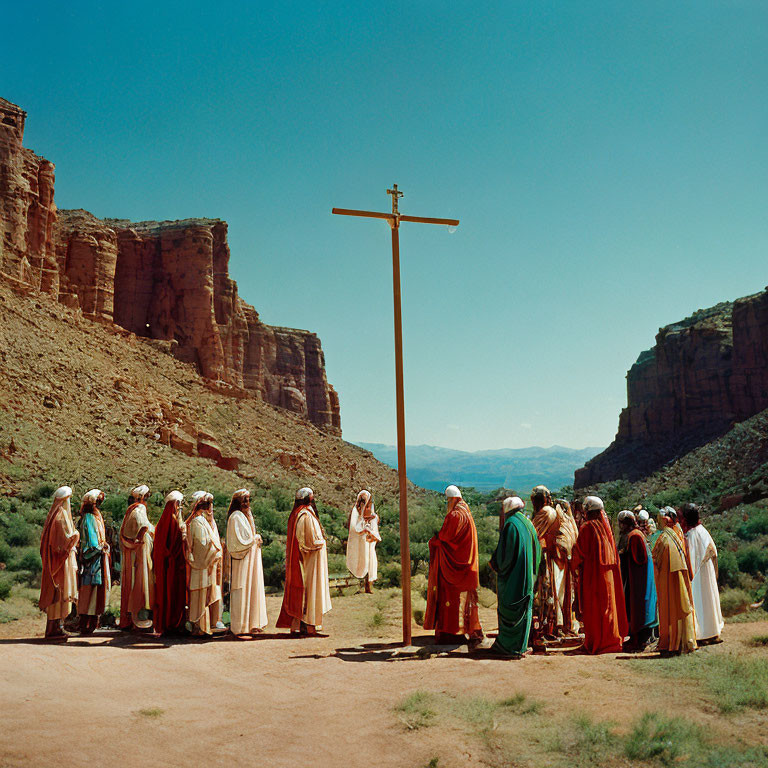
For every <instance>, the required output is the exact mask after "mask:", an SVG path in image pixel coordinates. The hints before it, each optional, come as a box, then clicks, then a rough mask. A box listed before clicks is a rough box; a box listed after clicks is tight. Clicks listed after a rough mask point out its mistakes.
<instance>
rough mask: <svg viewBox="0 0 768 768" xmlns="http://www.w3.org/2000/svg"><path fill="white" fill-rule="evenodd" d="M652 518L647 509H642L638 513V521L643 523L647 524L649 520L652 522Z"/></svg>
mask: <svg viewBox="0 0 768 768" xmlns="http://www.w3.org/2000/svg"><path fill="white" fill-rule="evenodd" d="M650 517H651V516H650V515H649V514H648V512H647V511H646V510H645V509H641V510H640V511H639V512H638V513H637V519H638V520H639V521H640V522H641V523H646V522H648V520H650Z"/></svg>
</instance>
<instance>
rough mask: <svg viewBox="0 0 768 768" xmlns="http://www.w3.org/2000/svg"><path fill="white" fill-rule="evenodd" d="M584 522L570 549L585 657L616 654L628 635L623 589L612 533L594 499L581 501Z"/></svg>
mask: <svg viewBox="0 0 768 768" xmlns="http://www.w3.org/2000/svg"><path fill="white" fill-rule="evenodd" d="M584 513H585V515H586V521H585V522H584V524H583V525H582V526H581V529H580V530H579V538H578V539H577V541H576V546H575V547H574V549H573V563H572V564H573V567H574V568H576V569H577V570H578V572H579V576H580V578H579V591H580V600H579V604H580V606H581V621H582V624H583V629H584V645H583V646H582V649H583V651H584V652H585V653H618V652H619V651H621V649H622V645H623V643H624V638H625V637H626V636H627V633H628V624H627V610H626V607H625V604H624V588H623V586H622V582H621V569H620V567H619V556H618V553H617V551H616V543H615V541H614V539H613V531H611V525H610V523H609V522H608V517H607V515H606V514H605V510H604V508H603V502H602V500H601V499H600V498H598V497H597V496H587V498H586V499H584Z"/></svg>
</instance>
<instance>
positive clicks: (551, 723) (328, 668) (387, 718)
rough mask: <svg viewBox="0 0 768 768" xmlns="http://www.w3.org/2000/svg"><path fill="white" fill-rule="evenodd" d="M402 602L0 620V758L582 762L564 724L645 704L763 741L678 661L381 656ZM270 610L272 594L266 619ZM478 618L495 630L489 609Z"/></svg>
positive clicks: (9, 762)
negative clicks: (83, 626)
mask: <svg viewBox="0 0 768 768" xmlns="http://www.w3.org/2000/svg"><path fill="white" fill-rule="evenodd" d="M398 597H399V593H398V592H397V590H394V589H390V590H382V591H380V592H377V593H375V594H374V595H364V594H356V595H351V596H346V597H340V598H335V599H334V609H333V611H332V612H331V613H330V615H329V616H328V621H327V624H326V626H325V629H326V630H327V631H328V633H329V635H330V636H329V637H327V638H312V639H309V638H307V639H289V638H287V637H285V636H277V635H276V634H274V633H273V632H271V631H270V630H268V632H267V634H266V635H265V636H263V637H260V638H259V639H257V640H254V641H246V642H237V641H228V640H225V639H218V640H214V641H209V642H205V643H196V642H191V641H163V640H154V639H149V638H142V637H137V636H133V635H124V634H120V633H116V632H113V631H100V632H98V633H97V634H96V635H94V636H92V637H90V638H83V639H81V638H78V637H72V638H71V639H70V641H69V643H67V644H66V645H57V644H46V643H45V642H44V641H43V640H42V639H41V634H42V629H43V622H42V621H41V620H33V619H31V618H27V619H23V620H20V621H16V622H10V623H8V624H4V625H0V645H1V646H2V652H0V679H1V680H2V685H1V686H0V710H1V711H2V712H3V720H4V723H3V729H2V731H0V765H1V766H3V768H16V767H17V766H19V767H20V766H30V765H35V766H45V765H57V766H60V768H68V767H69V766H79V765H83V764H84V763H85V761H86V760H88V761H89V762H90V760H91V758H95V757H98V761H99V763H101V764H104V765H110V764H117V763H118V761H120V762H122V761H124V760H125V761H126V762H130V764H131V765H136V766H138V765H153V766H179V765H192V764H194V765H202V764H205V765H211V766H219V765H221V766H225V765H226V766H231V765H263V766H297V765H329V766H335V765H338V766H355V765H376V766H378V767H380V768H387V767H388V766H393V767H394V766H414V768H416V767H419V768H420V767H422V766H440V768H451V767H453V766H456V767H457V768H458V766H495V765H532V764H534V763H535V764H537V765H552V766H559V765H566V764H571V765H579V764H584V763H582V760H581V758H580V757H579V754H578V749H580V748H581V747H582V746H583V745H582V744H581V742H580V741H579V740H578V738H577V739H576V742H574V743H573V744H570V745H569V742H568V737H567V733H568V731H569V728H570V727H571V724H572V723H573V722H576V721H577V720H578V719H579V718H580V717H582V716H584V715H586V716H588V717H589V718H591V719H592V720H593V721H594V722H595V723H602V722H606V721H612V722H613V723H614V724H615V728H616V729H617V731H618V732H619V733H621V731H622V729H624V730H626V729H627V728H628V727H629V725H630V722H631V721H633V720H636V719H637V718H638V717H639V716H641V715H642V713H643V712H646V711H653V712H657V713H661V714H662V715H669V716H685V717H686V718H687V719H688V720H689V721H691V722H693V723H696V724H698V725H699V726H700V727H702V730H703V731H706V733H707V734H708V738H712V739H714V740H715V741H716V742H721V743H722V744H728V745H733V744H736V745H739V746H740V748H747V747H753V746H762V747H766V746H768V734H766V731H765V727H764V726H765V721H764V713H763V712H760V711H759V710H756V709H751V708H744V709H740V710H738V711H736V712H734V713H731V714H727V715H724V714H722V713H721V712H720V711H719V710H718V709H717V707H716V706H715V704H714V702H713V699H712V697H711V696H710V695H709V694H708V692H707V689H706V686H705V685H703V684H702V682H701V677H700V676H698V677H697V676H696V675H695V674H688V673H686V676H685V677H682V676H677V677H675V676H674V675H673V676H670V670H671V669H672V667H671V666H670V664H672V665H674V664H675V663H676V662H678V661H679V660H661V659H652V658H647V659H641V660H631V659H627V658H626V657H620V658H618V659H617V658H616V656H615V655H606V656H598V657H588V656H567V655H563V654H559V653H558V654H553V655H552V656H534V657H528V658H525V659H523V660H522V661H519V662H513V661H503V660H495V659H476V658H472V656H471V655H467V654H464V653H452V654H450V655H447V656H446V655H443V656H438V655H432V654H429V653H427V652H426V650H427V646H426V642H427V638H426V637H424V634H425V633H424V632H423V631H417V632H416V635H415V638H414V642H415V644H424V652H422V653H421V654H419V655H407V656H397V655H393V651H394V650H396V648H397V639H398V635H399V625H398V615H399V613H398V612H399V600H398ZM278 610H279V597H277V596H270V597H269V611H270V616H271V617H274V616H276V615H277V612H278ZM376 617H378V618H376ZM482 619H483V622H484V626H485V627H486V628H487V629H493V628H495V626H496V623H495V611H494V610H493V609H492V608H485V609H483V612H482ZM416 629H417V630H418V629H419V628H416ZM766 634H768V621H756V622H751V623H735V624H728V625H727V626H726V629H725V632H724V640H725V642H724V643H723V644H721V645H719V646H713V647H709V648H705V649H702V650H701V651H699V653H698V655H697V658H696V660H695V661H694V660H692V663H694V664H696V665H698V667H697V669H698V668H699V667H700V666H701V665H705V666H706V664H708V663H709V662H710V661H711V660H713V659H715V660H717V658H719V657H721V656H729V657H733V656H737V657H739V658H747V657H750V656H754V657H755V658H757V656H762V657H763V658H764V657H765V654H766V651H765V650H764V648H754V647H753V646H754V638H755V637H756V636H765V635H766ZM363 644H365V646H364V645H363ZM692 669H693V668H692ZM420 692H422V693H420ZM521 694H522V695H521ZM420 696H421V697H422V698H423V700H424V701H426V702H427V703H428V706H422V705H421V704H420ZM422 704H423V702H422ZM398 707H399V709H398ZM571 747H574V748H575V749H576V751H575V752H574V753H573V754H571V755H570V756H569V750H571ZM86 756H90V757H86ZM129 756H130V758H129ZM563 761H565V762H563ZM600 764H606V765H616V766H619V765H630V764H633V763H631V762H628V761H627V760H626V759H620V758H619V757H618V756H617V757H616V759H615V760H614V759H611V760H609V761H608V762H607V763H600Z"/></svg>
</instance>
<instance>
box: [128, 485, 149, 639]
mask: <svg viewBox="0 0 768 768" xmlns="http://www.w3.org/2000/svg"><path fill="white" fill-rule="evenodd" d="M147 499H149V488H148V487H147V486H146V485H138V486H136V488H134V489H133V490H132V491H131V495H130V499H129V504H128V509H127V510H126V512H125V517H124V518H123V524H122V525H121V526H120V551H121V565H120V625H119V626H120V629H124V630H130V629H135V630H139V631H142V632H144V631H149V632H151V631H152V603H153V601H154V598H155V578H154V572H153V563H152V544H153V542H154V535H155V526H154V525H152V523H150V522H149V517H148V516H147Z"/></svg>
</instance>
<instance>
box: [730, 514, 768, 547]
mask: <svg viewBox="0 0 768 768" xmlns="http://www.w3.org/2000/svg"><path fill="white" fill-rule="evenodd" d="M765 534H768V510H766V509H757V510H755V509H753V510H752V513H751V514H750V516H749V519H748V520H746V521H745V522H744V523H742V524H741V525H740V526H739V527H738V529H737V531H736V535H737V536H738V537H739V538H740V539H744V540H745V541H752V540H753V539H756V538H757V537H758V536H762V535H765Z"/></svg>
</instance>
